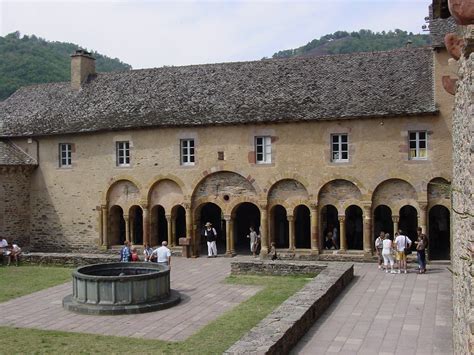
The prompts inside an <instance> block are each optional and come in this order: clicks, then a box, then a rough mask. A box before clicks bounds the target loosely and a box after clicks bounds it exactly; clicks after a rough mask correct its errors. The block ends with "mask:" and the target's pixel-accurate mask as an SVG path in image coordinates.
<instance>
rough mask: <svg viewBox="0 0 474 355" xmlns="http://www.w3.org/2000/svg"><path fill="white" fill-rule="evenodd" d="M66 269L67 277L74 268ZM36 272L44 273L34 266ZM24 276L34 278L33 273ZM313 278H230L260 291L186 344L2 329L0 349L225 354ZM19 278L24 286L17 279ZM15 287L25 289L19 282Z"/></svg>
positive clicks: (0, 289)
mask: <svg viewBox="0 0 474 355" xmlns="http://www.w3.org/2000/svg"><path fill="white" fill-rule="evenodd" d="M21 269H27V267H20V268H18V270H21ZM31 269H35V268H34V267H32V268H31ZM37 269H40V270H42V271H44V270H48V272H47V276H42V277H44V278H49V277H50V275H52V274H53V270H54V271H58V270H61V269H59V268H37ZM50 269H53V270H50ZM62 270H63V272H64V273H65V274H67V276H68V277H69V273H70V270H68V269H62ZM25 271H26V270H25ZM1 272H3V273H0V282H2V283H1V284H0V285H2V286H3V285H4V284H3V276H4V275H6V274H7V273H5V271H4V270H1ZM32 272H34V273H37V274H40V273H41V272H40V271H35V270H32ZM20 273H21V272H20ZM68 277H66V279H68ZM20 279H22V277H20ZM25 279H27V280H28V282H31V280H30V278H29V277H25ZM310 279H311V278H310V276H307V277H304V276H231V277H228V278H227V279H226V281H225V282H228V283H232V284H236V285H258V286H260V287H262V289H261V290H260V291H259V292H257V294H256V295H255V296H253V297H251V298H249V299H248V300H246V301H244V302H242V303H241V304H239V305H238V306H236V307H234V308H233V309H232V310H230V311H228V312H226V313H224V314H223V315H222V316H220V317H219V318H218V319H216V320H215V321H214V322H211V323H210V324H208V325H206V326H205V327H204V328H202V329H201V330H200V331H199V332H197V333H196V334H194V335H192V336H191V337H189V338H188V339H187V340H186V341H183V342H166V341H160V340H144V339H135V338H126V337H112V336H102V335H89V334H78V333H68V332H58V331H45V330H35V329H23V328H9V327H0V339H1V346H0V353H3V351H5V349H10V350H9V351H7V352H8V353H9V354H11V353H28V354H44V353H48V354H102V353H108V354H122V353H135V354H221V353H222V352H223V351H225V350H226V349H227V348H229V347H230V346H231V345H232V344H233V343H234V342H236V341H237V340H238V339H240V338H241V337H242V336H243V335H244V334H245V333H246V332H247V331H248V330H250V329H251V328H252V327H254V326H255V325H256V324H257V323H258V322H259V321H260V320H262V319H263V318H265V317H266V316H267V315H268V314H269V313H270V312H271V311H272V310H273V309H275V308H276V307H277V306H278V305H280V304H281V303H282V302H283V301H284V300H285V299H287V298H288V297H289V296H291V295H292V294H293V293H295V292H296V291H298V290H299V289H300V288H301V287H302V286H303V285H304V284H305V283H306V282H308V281H309V280H310ZM56 280H57V281H56V283H60V282H62V281H63V280H64V279H61V277H60V276H59V275H56ZM60 280H62V281H60ZM15 282H17V283H18V284H19V285H20V284H21V282H19V281H18V280H16V281H15ZM51 283H54V281H52V282H51ZM9 287H10V286H9ZM17 287H18V288H19V289H20V288H21V286H17ZM43 288H44V287H43ZM26 291H27V290H23V293H22V294H25V293H29V292H33V290H31V291H29V292H26ZM20 293H21V292H20ZM4 294H5V288H4V287H0V299H1V297H2V296H3V297H6V296H5V295H4ZM205 311H206V310H203V312H205ZM32 316H34V315H32Z"/></svg>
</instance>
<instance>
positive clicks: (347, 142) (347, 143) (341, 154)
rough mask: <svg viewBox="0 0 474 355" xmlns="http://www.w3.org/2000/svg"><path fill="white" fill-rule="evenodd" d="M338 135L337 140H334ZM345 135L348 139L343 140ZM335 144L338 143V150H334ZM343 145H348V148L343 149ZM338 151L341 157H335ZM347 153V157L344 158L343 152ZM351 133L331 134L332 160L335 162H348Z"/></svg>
mask: <svg viewBox="0 0 474 355" xmlns="http://www.w3.org/2000/svg"><path fill="white" fill-rule="evenodd" d="M335 137H338V139H337V142H334V138H335ZM343 137H346V141H345V142H343V139H342V138H343ZM334 145H337V150H334ZM343 145H346V149H342V148H343ZM335 153H337V154H338V156H339V158H334V154H335ZM344 153H346V154H347V158H342V156H343V154H344ZM349 159H350V155H349V134H348V133H332V134H331V162H333V163H347V162H349Z"/></svg>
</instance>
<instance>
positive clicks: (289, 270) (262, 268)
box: [230, 260, 326, 275]
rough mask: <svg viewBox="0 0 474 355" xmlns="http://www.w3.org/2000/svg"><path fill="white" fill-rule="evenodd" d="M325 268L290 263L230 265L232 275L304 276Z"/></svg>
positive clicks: (311, 264)
mask: <svg viewBox="0 0 474 355" xmlns="http://www.w3.org/2000/svg"><path fill="white" fill-rule="evenodd" d="M324 268H326V265H323V264H315V263H314V262H304V261H299V262H291V261H280V260H275V261H269V260H265V261H263V260H262V261H257V260H251V261H233V262H231V263H230V273H231V274H232V275H246V274H254V275H305V274H315V275H316V274H318V273H320V272H321V270H323V269H324Z"/></svg>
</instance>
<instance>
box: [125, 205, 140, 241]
mask: <svg viewBox="0 0 474 355" xmlns="http://www.w3.org/2000/svg"><path fill="white" fill-rule="evenodd" d="M128 218H129V229H130V242H131V243H132V244H136V245H142V244H143V209H142V207H141V206H138V205H133V206H131V207H130V209H129V210H128Z"/></svg>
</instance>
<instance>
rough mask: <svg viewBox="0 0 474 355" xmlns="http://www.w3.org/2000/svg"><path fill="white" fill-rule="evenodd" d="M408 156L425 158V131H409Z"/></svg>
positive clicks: (413, 158)
mask: <svg viewBox="0 0 474 355" xmlns="http://www.w3.org/2000/svg"><path fill="white" fill-rule="evenodd" d="M409 139H410V142H409V143H410V156H409V158H410V159H412V160H417V159H419V160H422V159H426V158H427V151H426V140H427V136H426V131H419V132H410V133H409Z"/></svg>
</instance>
